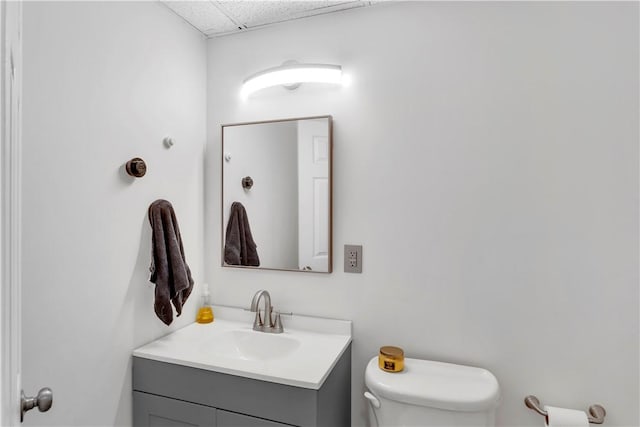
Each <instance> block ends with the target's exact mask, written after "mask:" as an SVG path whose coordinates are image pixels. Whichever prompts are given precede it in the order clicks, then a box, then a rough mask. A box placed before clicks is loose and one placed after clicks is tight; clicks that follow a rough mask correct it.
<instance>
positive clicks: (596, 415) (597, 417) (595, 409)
mask: <svg viewBox="0 0 640 427" xmlns="http://www.w3.org/2000/svg"><path fill="white" fill-rule="evenodd" d="M524 404H525V405H526V407H527V408H529V409H533V410H534V411H536V412H537V413H539V414H540V415H543V416H544V417H545V418H546V419H547V421H549V418H548V415H549V414H547V411H545V410H543V409H542V405H541V404H540V400H538V398H537V397H535V396H533V395H529V396H527V397H525V398H524ZM605 415H607V411H605V409H604V407H603V406H602V405H591V406H589V413H588V414H587V418H589V422H590V423H592V424H602V423H604V417H605Z"/></svg>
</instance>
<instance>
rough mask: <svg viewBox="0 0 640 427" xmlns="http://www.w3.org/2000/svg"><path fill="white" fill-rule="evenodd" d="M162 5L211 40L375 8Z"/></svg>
mask: <svg viewBox="0 0 640 427" xmlns="http://www.w3.org/2000/svg"><path fill="white" fill-rule="evenodd" d="M162 3H164V4H165V5H166V6H167V7H168V8H170V9H171V10H173V11H174V12H175V13H176V14H177V15H179V16H180V17H182V18H183V19H184V20H185V21H187V22H188V23H189V24H191V25H192V26H193V27H195V28H196V29H198V30H199V31H200V32H201V33H203V34H204V35H206V36H207V37H216V36H221V35H225V34H232V33H237V32H241V31H246V30H249V29H254V28H259V27H262V26H265V25H270V24H275V23H278V22H284V21H290V20H292V19H300V18H305V17H308V16H314V15H321V14H324V13H331V12H339V11H342V10H347V9H353V8H356V7H364V6H371V5H372V4H373V3H375V1H363V0H342V1H339V0H338V1H336V0H333V1H276V0H266V1H265V0H261V1H253V0H204V1H202V0H200V1H162Z"/></svg>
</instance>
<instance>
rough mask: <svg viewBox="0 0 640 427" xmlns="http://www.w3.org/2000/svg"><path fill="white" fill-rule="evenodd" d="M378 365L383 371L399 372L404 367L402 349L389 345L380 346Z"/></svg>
mask: <svg viewBox="0 0 640 427" xmlns="http://www.w3.org/2000/svg"><path fill="white" fill-rule="evenodd" d="M378 367H379V368H380V369H382V370H383V371H385V372H400V371H402V370H403V369H404V351H403V350H402V349H401V348H400V347H393V346H390V345H387V346H384V347H380V354H379V355H378Z"/></svg>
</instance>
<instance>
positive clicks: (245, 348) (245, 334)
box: [200, 330, 300, 361]
mask: <svg viewBox="0 0 640 427" xmlns="http://www.w3.org/2000/svg"><path fill="white" fill-rule="evenodd" d="M298 348H300V340H299V339H297V338H295V334H294V336H290V335H283V334H268V333H264V332H257V331H253V330H232V331H227V332H224V333H222V334H220V335H219V336H215V337H211V338H207V339H206V340H205V341H204V342H202V344H201V345H200V350H201V351H202V352H203V353H210V354H214V355H216V356H220V357H228V358H239V359H246V360H258V361H259V360H274V359H282V358H284V357H287V356H290V355H291V354H292V353H293V352H295V351H296V350H297V349H298Z"/></svg>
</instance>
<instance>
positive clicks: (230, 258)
mask: <svg viewBox="0 0 640 427" xmlns="http://www.w3.org/2000/svg"><path fill="white" fill-rule="evenodd" d="M224 262H226V263H227V264H229V265H248V266H252V267H259V266H260V258H258V251H257V250H256V244H255V242H254V241H253V236H251V228H250V227H249V219H248V218H247V211H246V210H245V209H244V206H242V203H240V202H233V204H232V205H231V213H230V214H229V222H228V223H227V233H226V236H225V243H224Z"/></svg>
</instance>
